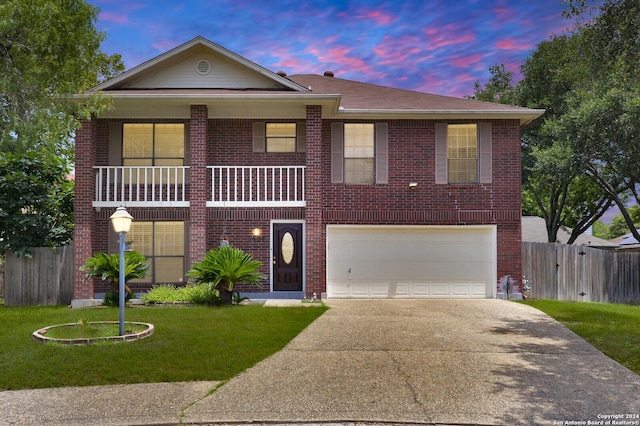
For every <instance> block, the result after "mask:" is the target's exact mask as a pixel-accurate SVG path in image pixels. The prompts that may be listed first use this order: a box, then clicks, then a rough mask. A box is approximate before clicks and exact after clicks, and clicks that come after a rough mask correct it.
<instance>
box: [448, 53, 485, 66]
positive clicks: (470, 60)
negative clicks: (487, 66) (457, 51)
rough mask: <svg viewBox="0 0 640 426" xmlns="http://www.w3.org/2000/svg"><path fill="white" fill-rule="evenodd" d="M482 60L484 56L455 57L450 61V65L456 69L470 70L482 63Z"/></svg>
mask: <svg viewBox="0 0 640 426" xmlns="http://www.w3.org/2000/svg"><path fill="white" fill-rule="evenodd" d="M482 58H484V55H469V56H455V57H453V58H451V59H450V60H449V64H450V65H452V66H454V67H456V68H469V67H471V65H475V64H478V63H480V62H481V61H482Z"/></svg>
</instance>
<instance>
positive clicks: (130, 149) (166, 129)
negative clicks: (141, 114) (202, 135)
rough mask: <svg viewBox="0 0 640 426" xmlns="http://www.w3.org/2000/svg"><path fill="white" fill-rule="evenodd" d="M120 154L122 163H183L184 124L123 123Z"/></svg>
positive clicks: (148, 164) (138, 164)
mask: <svg viewBox="0 0 640 426" xmlns="http://www.w3.org/2000/svg"><path fill="white" fill-rule="evenodd" d="M122 157H123V159H122V161H123V165H124V166H182V165H184V124H182V123H125V124H124V125H123V128H122Z"/></svg>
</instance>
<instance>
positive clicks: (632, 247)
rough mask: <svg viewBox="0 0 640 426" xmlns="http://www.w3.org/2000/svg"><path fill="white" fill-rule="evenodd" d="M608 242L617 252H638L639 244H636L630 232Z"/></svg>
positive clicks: (636, 241) (639, 250)
mask: <svg viewBox="0 0 640 426" xmlns="http://www.w3.org/2000/svg"><path fill="white" fill-rule="evenodd" d="M610 242H611V244H613V245H614V246H615V247H616V248H617V249H618V250H619V251H623V252H625V253H632V252H640V242H638V240H637V239H636V237H634V236H633V234H632V233H631V232H629V233H627V234H624V235H621V236H619V237H617V238H614V239H612V240H611V241H610Z"/></svg>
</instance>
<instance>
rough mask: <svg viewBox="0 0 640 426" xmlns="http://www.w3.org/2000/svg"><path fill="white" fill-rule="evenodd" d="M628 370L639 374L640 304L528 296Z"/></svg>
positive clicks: (530, 303)
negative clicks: (536, 298) (560, 299)
mask: <svg viewBox="0 0 640 426" xmlns="http://www.w3.org/2000/svg"><path fill="white" fill-rule="evenodd" d="M522 303H526V304H527V305H529V306H532V307H534V308H536V309H539V310H541V311H542V312H544V313H546V314H547V315H549V316H551V317H553V318H555V319H556V320H558V321H560V322H561V323H562V324H564V325H565V326H566V327H567V328H569V329H570V330H572V331H573V332H574V333H576V334H578V335H579V336H581V337H582V338H584V339H585V340H586V341H587V342H589V343H591V344H592V345H593V346H595V347H596V348H598V349H599V350H600V351H601V352H603V353H604V354H606V355H607V356H609V357H610V358H613V359H614V360H616V361H618V362H619V363H620V364H622V365H624V366H625V367H627V368H629V369H630V370H632V371H634V372H636V373H637V374H640V306H631V305H618V304H611V303H586V302H579V303H578V302H560V301H557V300H528V301H526V302H522Z"/></svg>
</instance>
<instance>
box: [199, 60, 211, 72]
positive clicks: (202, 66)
mask: <svg viewBox="0 0 640 426" xmlns="http://www.w3.org/2000/svg"><path fill="white" fill-rule="evenodd" d="M196 71H197V72H198V74H200V75H207V74H209V73H210V72H211V63H210V62H209V61H207V60H206V59H201V60H199V61H198V63H197V64H196Z"/></svg>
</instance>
